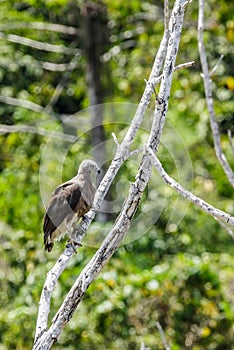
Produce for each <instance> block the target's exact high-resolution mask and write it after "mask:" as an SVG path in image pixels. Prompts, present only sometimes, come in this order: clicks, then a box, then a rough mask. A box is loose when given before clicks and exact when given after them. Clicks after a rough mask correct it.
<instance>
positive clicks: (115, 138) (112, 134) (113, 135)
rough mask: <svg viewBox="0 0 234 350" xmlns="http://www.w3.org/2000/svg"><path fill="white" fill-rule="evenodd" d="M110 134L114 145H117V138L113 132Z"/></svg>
mask: <svg viewBox="0 0 234 350" xmlns="http://www.w3.org/2000/svg"><path fill="white" fill-rule="evenodd" d="M111 136H112V137H113V140H114V141H115V144H116V146H117V147H119V141H118V139H117V137H116V135H115V133H114V132H112V133H111Z"/></svg>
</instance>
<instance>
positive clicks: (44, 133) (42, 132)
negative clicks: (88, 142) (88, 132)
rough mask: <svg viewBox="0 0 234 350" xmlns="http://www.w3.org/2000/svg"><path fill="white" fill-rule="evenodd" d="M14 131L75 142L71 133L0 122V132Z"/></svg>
mask: <svg viewBox="0 0 234 350" xmlns="http://www.w3.org/2000/svg"><path fill="white" fill-rule="evenodd" d="M14 132H27V133H30V134H38V135H42V136H49V137H54V138H57V139H59V140H63V141H69V142H76V141H77V137H76V136H73V135H68V134H64V133H62V132H57V131H49V130H46V129H43V128H39V127H37V126H28V125H5V124H0V134H9V133H14Z"/></svg>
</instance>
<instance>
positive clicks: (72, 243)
mask: <svg viewBox="0 0 234 350" xmlns="http://www.w3.org/2000/svg"><path fill="white" fill-rule="evenodd" d="M70 247H71V248H72V249H73V250H74V253H76V254H77V251H76V249H77V248H80V247H82V244H81V243H80V242H75V241H71V240H69V241H68V242H67V244H66V248H70Z"/></svg>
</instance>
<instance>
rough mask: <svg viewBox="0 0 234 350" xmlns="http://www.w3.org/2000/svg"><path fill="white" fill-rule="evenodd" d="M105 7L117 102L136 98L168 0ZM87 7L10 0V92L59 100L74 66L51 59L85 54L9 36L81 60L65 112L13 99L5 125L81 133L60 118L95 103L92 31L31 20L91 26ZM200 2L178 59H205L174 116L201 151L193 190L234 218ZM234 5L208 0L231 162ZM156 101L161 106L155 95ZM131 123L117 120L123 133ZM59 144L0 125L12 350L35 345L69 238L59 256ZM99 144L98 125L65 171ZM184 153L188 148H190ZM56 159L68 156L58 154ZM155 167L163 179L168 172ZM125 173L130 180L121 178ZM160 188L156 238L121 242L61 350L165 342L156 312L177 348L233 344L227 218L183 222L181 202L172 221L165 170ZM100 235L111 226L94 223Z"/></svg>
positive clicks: (0, 26)
mask: <svg viewBox="0 0 234 350" xmlns="http://www.w3.org/2000/svg"><path fill="white" fill-rule="evenodd" d="M96 3H98V1H96ZM103 3H104V4H105V5H106V8H107V19H108V21H107V30H108V32H109V36H110V42H109V43H108V47H107V48H106V49H105V52H104V53H103V55H102V60H103V62H104V63H103V73H102V84H103V86H104V87H105V90H106V91H107V93H106V97H105V102H130V103H135V104H137V103H138V102H139V99H140V97H141V94H142V92H143V89H144V84H145V83H144V79H145V78H146V79H147V78H148V76H149V73H150V69H151V66H152V62H153V59H154V56H155V53H156V50H157V47H158V46H159V43H160V40H161V38H162V32H163V2H162V1H153V0H152V1H138V0H137V1H130V2H126V1H125V2H123V1H122V0H118V1H117V0H114V1H109V0H105V1H103ZM83 4H84V2H83V1H82V0H77V1H72V0H71V1H67V0H59V1H58V0H47V1H42V0H41V1H38V0H37V1H34V0H25V1H17V0H7V1H2V2H1V11H0V32H1V33H3V34H2V35H1V36H0V43H1V50H0V80H1V87H0V96H3V97H4V98H14V99H20V100H27V101H30V102H33V103H35V104H37V105H40V106H43V107H46V106H47V104H48V103H49V101H50V98H51V96H52V94H53V92H54V89H55V88H56V86H57V84H58V83H59V81H60V79H61V78H62V77H63V75H64V72H56V71H50V70H48V69H45V65H44V63H45V62H53V63H56V64H61V63H69V62H70V61H71V59H72V58H73V55H72V54H62V53H54V52H47V51H44V50H36V49H33V48H31V47H29V46H25V45H21V44H19V43H15V42H12V40H10V35H12V34H14V35H18V36H21V37H26V38H30V39H33V40H37V41H41V42H44V43H46V42H48V43H50V44H54V45H62V46H63V47H70V48H74V47H75V48H77V49H79V50H80V56H79V59H78V63H77V66H76V68H75V69H73V70H72V71H71V72H70V74H68V78H67V80H66V83H65V86H64V89H63V92H62V94H61V96H60V98H59V100H58V101H57V103H56V105H55V107H54V109H53V111H52V112H50V113H49V114H48V112H47V111H43V112H42V113H37V112H35V111H32V110H28V109H25V108H22V107H20V106H15V105H11V104H7V103H4V102H1V103H0V122H1V123H2V124H8V125H21V124H27V125H29V126H37V127H43V128H45V129H47V130H48V131H54V130H57V131H61V132H73V133H74V130H69V129H68V127H67V128H66V127H65V128H64V125H63V126H61V115H64V114H66V115H69V114H72V113H75V112H77V111H79V110H82V109H83V108H86V107H88V105H89V100H88V94H87V84H86V59H85V55H84V52H83V47H82V42H81V41H80V40H79V35H78V38H76V37H74V36H72V35H68V34H62V33H60V32H54V31H50V30H39V29H31V28H30V26H29V27H27V26H26V25H25V24H27V23H31V24H33V23H36V22H42V23H44V24H46V23H58V24H63V25H66V26H73V27H74V26H76V27H77V28H78V29H79V25H80V23H79V19H80V16H81V12H80V9H81V8H82V6H83ZM170 6H171V7H172V1H170ZM197 6H198V4H197V2H195V1H194V2H193V3H192V4H190V5H189V6H188V8H187V10H186V16H185V25H184V29H183V35H182V41H181V45H180V52H179V55H178V62H177V63H178V64H179V63H183V62H185V61H191V60H195V66H194V67H193V68H190V69H187V70H186V69H184V70H180V71H177V72H175V74H174V81H173V87H172V94H171V99H170V104H169V112H168V120H169V121H170V123H171V125H172V126H173V127H174V128H175V129H176V130H177V132H178V133H179V135H180V136H181V137H182V139H183V141H184V143H185V148H186V149H187V151H188V152H189V156H190V158H191V161H192V166H193V179H192V181H191V187H192V188H193V191H194V193H196V194H198V195H199V196H201V197H202V198H204V199H205V200H206V201H208V202H210V203H211V204H213V205H215V206H217V207H219V208H220V209H222V210H225V211H227V212H229V213H230V214H232V215H233V214H234V205H233V189H232V188H231V186H230V185H229V183H228V181H227V179H226V178H225V175H224V173H223V170H222V169H221V167H220V165H219V164H218V162H217V159H216V157H215V154H214V149H213V140H212V137H211V132H210V126H209V118H208V114H207V109H206V104H205V100H204V91H203V85H202V79H201V76H200V64H199V58H198V50H197V38H196V36H197V33H196V26H197V10H198V9H197ZM233 12H234V3H233V2H230V1H228V0H225V1H222V2H217V1H214V0H209V1H207V2H206V18H207V20H206V33H205V43H206V48H207V55H208V58H209V64H210V67H213V66H214V65H215V63H216V62H217V60H218V59H219V57H220V55H221V54H223V55H224V58H223V60H222V61H221V63H220V64H219V66H218V70H217V72H216V74H215V76H214V77H213V91H214V99H215V110H216V114H217V118H218V122H219V125H220V130H221V139H222V147H223V149H224V151H225V154H226V155H227V158H228V160H229V161H230V163H231V165H232V166H233V165H234V162H233V155H232V153H231V147H230V145H229V141H228V138H227V130H228V129H231V130H232V131H234V128H233V120H234V115H233V111H234V97H233V91H234V66H233V59H234V46H233V44H234V21H233ZM7 39H9V40H7ZM1 101H2V100H1ZM151 107H152V108H153V107H154V102H153V99H152V104H151ZM105 118H106V120H105V121H104V122H106V130H105V131H106V134H107V135H109V134H111V132H112V131H113V130H112V127H111V128H109V129H108V116H106V117H105ZM120 122H122V123H123V122H124V120H120ZM124 131H125V130H121V127H117V126H116V130H115V132H116V134H117V136H118V137H120V136H122V135H123V132H124ZM121 133H122V134H121ZM143 140H144V135H143V133H142V134H141V133H140V134H139V135H138V139H137V142H139V143H140V142H142V141H143ZM47 141H48V138H47V137H44V136H41V135H37V134H30V133H8V134H2V135H0V209H1V210H0V218H1V219H0V233H1V246H0V263H1V271H0V274H1V280H0V281H1V282H0V283H1V293H0V308H1V312H0V349H1V350H5V349H18V350H20V349H30V348H31V347H32V342H33V335H34V330H35V322H36V317H37V305H38V301H39V298H40V293H41V289H42V286H43V282H44V280H45V277H46V273H47V271H48V270H49V269H50V268H51V267H52V266H53V264H54V262H55V260H56V258H57V257H58V256H59V254H60V253H61V252H62V250H63V247H64V241H62V242H61V243H59V244H56V246H55V249H54V251H53V252H52V253H51V254H49V255H48V254H47V253H45V252H44V251H43V246H42V232H41V231H42V218H43V214H44V206H43V203H42V200H41V194H40V188H39V185H40V183H39V169H40V161H41V156H42V152H43V149H44V147H45V146H46V144H47ZM89 143H90V139H89V135H86V136H85V140H84V142H83V143H82V144H78V146H77V145H74V147H71V148H70V151H69V152H68V155H67V158H66V161H65V166H64V172H63V177H64V180H65V179H67V178H69V177H71V176H73V175H74V173H75V172H76V168H77V164H79V162H80V160H81V159H82V158H83V157H84V156H85V154H86V153H87V149H89V148H88V147H89ZM112 147H114V146H113V144H112ZM176 151H177V150H175V152H176ZM182 151H183V150H182ZM178 155H179V156H181V150H179V149H178ZM54 157H55V159H56V157H57V155H56V154H55V155H54ZM139 159H140V158H139ZM160 159H161V160H162V162H163V164H164V165H165V168H166V170H167V171H168V172H169V173H170V174H171V175H172V176H174V177H175V178H176V177H177V175H178V174H177V170H176V168H175V163H174V161H173V159H172V157H171V156H170V154H169V152H168V150H167V149H166V148H165V147H163V145H162V146H161V147H160ZM55 168H56V163H55V162H53V160H51V171H52V173H53V171H55V170H56V169H55ZM185 171H186V169H185ZM135 172H136V167H134V166H132V165H131V162H128V163H127V164H126V165H125V166H124V167H123V169H122V170H121V172H120V175H118V176H120V177H121V174H122V175H123V176H125V178H128V179H129V181H131V180H132V179H133V178H134V175H135ZM153 177H154V178H156V177H157V175H156V172H154V173H153ZM117 181H118V178H117V180H116V182H115V184H116V183H117ZM185 183H186V182H185ZM115 184H113V188H115ZM151 190H152V191H153V192H152V193H155V194H156V195H155V201H157V196H158V198H161V197H160V193H162V192H163V193H164V192H165V193H166V199H167V201H166V206H165V207H164V209H163V212H162V213H161V215H160V217H159V219H158V221H157V222H156V224H155V225H153V227H151V229H150V231H149V232H147V234H145V235H144V233H145V232H144V225H143V226H139V230H143V236H142V234H140V236H142V237H141V238H140V239H138V240H137V241H135V242H132V243H129V244H126V245H124V246H122V247H120V248H119V250H118V252H117V253H116V254H115V255H114V257H113V259H112V260H111V262H110V263H109V264H108V266H107V267H106V268H105V270H104V272H103V273H102V274H101V275H100V277H98V279H97V280H96V281H95V282H94V283H93V284H92V286H91V287H90V288H89V290H88V293H87V295H86V296H85V298H84V300H83V302H82V303H81V305H80V306H79V308H78V310H77V312H76V314H75V315H74V318H73V319H72V320H71V322H70V323H69V325H68V326H67V327H66V329H65V331H64V333H63V334H62V336H61V338H60V340H59V342H58V343H57V344H55V345H54V349H63V348H66V349H71V350H72V349H77V348H79V349H90V350H91V349H122V348H128V349H139V348H140V344H141V342H142V341H144V342H145V344H146V346H148V347H150V348H151V349H163V344H162V340H161V337H160V335H159V333H158V330H157V327H156V322H157V321H159V322H160V324H161V325H162V327H163V329H164V331H165V334H166V337H167V340H168V342H169V343H170V344H171V346H172V349H173V350H176V349H193V350H203V349H206V350H207V349H208V350H219V349H220V350H221V349H222V350H223V349H233V348H234V328H233V321H234V313H233V306H234V300H233V292H234V279H233V269H234V260H233V240H232V239H231V237H229V236H228V234H227V232H226V231H225V230H224V229H223V228H222V227H220V226H219V224H218V223H217V222H216V221H214V220H213V219H212V218H211V217H209V216H207V215H206V214H204V213H202V212H201V211H200V210H199V209H197V208H195V207H194V206H193V205H191V204H190V205H189V206H188V208H187V211H186V215H185V216H184V217H183V220H182V221H181V222H180V223H177V221H176V220H174V219H175V218H176V216H177V215H178V216H179V215H180V212H184V210H185V209H184V208H186V205H187V203H186V202H185V201H184V200H179V201H178V204H177V206H176V212H175V213H174V217H173V216H171V212H172V209H173V208H174V204H175V201H176V199H177V198H178V197H177V195H175V193H174V192H173V191H172V190H170V189H168V188H165V186H164V185H163V184H162V182H161V181H160V180H159V179H158V180H157V181H156V182H154V181H153V180H152V183H151ZM126 194H127V189H126V193H125V195H126ZM169 218H170V221H169ZM173 220H174V221H173ZM143 224H144V223H143ZM106 226H107V227H109V226H110V224H106ZM101 229H103V230H104V229H105V227H104V226H103V228H101ZM92 234H93V235H94V236H95V234H96V235H98V234H99V232H96V231H95V226H94V228H93V232H92ZM94 252H95V248H91V247H83V248H81V249H80V250H79V252H78V254H77V256H75V257H74V258H73V259H72V261H71V263H70V266H69V268H68V269H67V270H66V271H65V272H64V274H63V275H62V276H61V279H60V281H59V283H58V286H57V287H56V290H55V292H54V295H53V300H52V305H51V314H52V315H53V314H54V312H55V311H56V310H57V308H58V307H59V305H60V303H61V301H62V300H63V297H64V296H65V295H66V293H67V292H68V290H69V288H70V287H71V285H72V283H73V282H74V280H75V278H76V276H77V274H78V273H79V272H80V271H81V269H82V268H83V267H84V266H85V264H86V263H87V262H88V261H89V259H90V257H91V256H92V254H93V253H94Z"/></svg>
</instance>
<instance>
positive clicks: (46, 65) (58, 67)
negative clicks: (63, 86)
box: [39, 61, 77, 72]
mask: <svg viewBox="0 0 234 350" xmlns="http://www.w3.org/2000/svg"><path fill="white" fill-rule="evenodd" d="M39 65H40V66H41V67H42V68H43V69H45V70H49V71H52V72H64V71H66V70H70V71H71V70H74V69H75V68H76V67H77V61H75V62H73V63H72V64H71V62H70V63H53V62H40V61H39Z"/></svg>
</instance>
